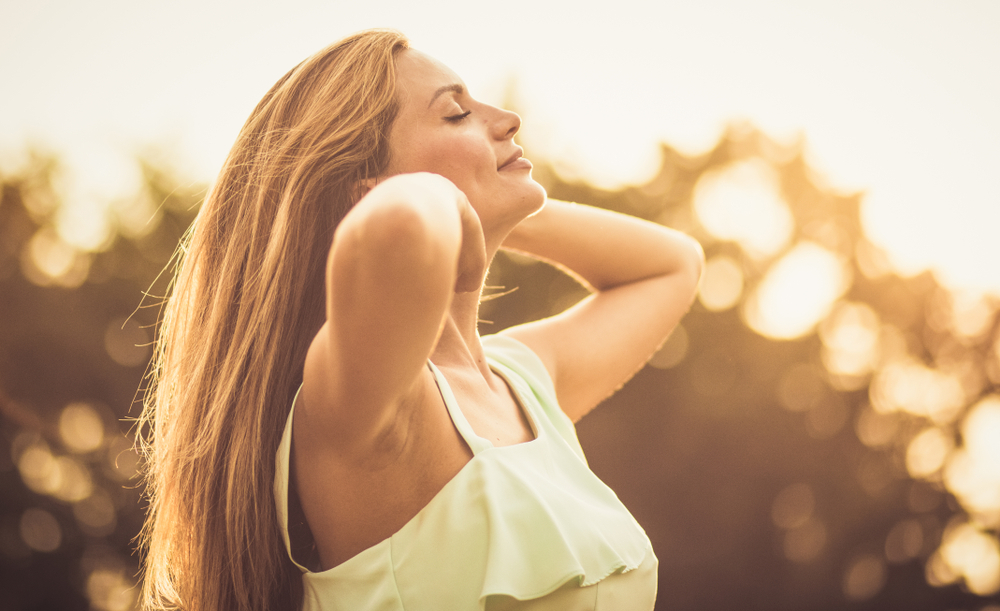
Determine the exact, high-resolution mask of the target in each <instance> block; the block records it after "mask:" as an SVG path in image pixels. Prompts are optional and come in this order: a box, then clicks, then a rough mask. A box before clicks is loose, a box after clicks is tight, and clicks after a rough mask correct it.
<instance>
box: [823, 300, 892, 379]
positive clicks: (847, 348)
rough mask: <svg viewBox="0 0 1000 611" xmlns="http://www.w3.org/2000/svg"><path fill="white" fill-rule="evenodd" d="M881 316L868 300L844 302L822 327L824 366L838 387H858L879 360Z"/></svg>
mask: <svg viewBox="0 0 1000 611" xmlns="http://www.w3.org/2000/svg"><path fill="white" fill-rule="evenodd" d="M879 326H880V325H879V318H878V314H876V313H875V311H874V310H872V308H871V307H870V306H868V305H866V304H864V303H856V302H843V303H841V304H839V305H838V306H837V307H836V308H835V310H834V312H833V314H832V315H830V316H828V317H827V318H826V320H824V321H823V323H822V324H821V325H820V327H819V336H820V339H822V341H823V355H822V358H823V365H824V366H825V367H826V369H827V371H829V372H830V373H831V374H832V377H831V381H832V382H834V385H835V386H836V387H837V388H838V390H857V389H858V388H861V387H863V386H864V384H865V382H866V376H867V374H869V373H870V372H871V371H872V369H874V367H875V366H876V364H877V363H878V359H879V331H880V328H879Z"/></svg>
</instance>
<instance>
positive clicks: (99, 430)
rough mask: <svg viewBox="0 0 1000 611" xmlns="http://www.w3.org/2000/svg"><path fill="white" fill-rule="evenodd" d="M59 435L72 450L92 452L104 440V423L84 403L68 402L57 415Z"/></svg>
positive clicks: (92, 409)
mask: <svg viewBox="0 0 1000 611" xmlns="http://www.w3.org/2000/svg"><path fill="white" fill-rule="evenodd" d="M59 436H60V437H62V440H63V443H64V444H66V447H67V448H69V449H70V450H71V451H73V452H78V453H81V454H82V453H86V452H92V451H94V450H96V449H97V448H99V447H100V446H101V443H102V442H103V441H104V423H103V422H101V417H100V416H98V415H97V412H96V411H94V408H93V407H91V406H90V405H88V404H86V403H79V402H77V403H70V404H69V405H67V406H66V407H64V408H63V411H62V414H60V416H59Z"/></svg>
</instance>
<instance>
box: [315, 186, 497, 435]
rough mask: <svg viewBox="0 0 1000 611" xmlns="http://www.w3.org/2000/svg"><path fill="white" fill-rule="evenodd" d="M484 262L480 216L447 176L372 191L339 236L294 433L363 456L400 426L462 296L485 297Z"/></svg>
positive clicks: (329, 265) (333, 248)
mask: <svg viewBox="0 0 1000 611" xmlns="http://www.w3.org/2000/svg"><path fill="white" fill-rule="evenodd" d="M485 265H486V253H485V247H484V244H483V235H482V228H481V227H480V226H479V219H478V217H477V216H476V213H475V212H474V211H473V210H472V208H471V206H469V202H468V200H467V199H466V197H465V195H464V194H462V192H461V191H460V190H458V189H457V188H456V187H455V186H454V185H453V184H452V183H451V182H449V181H448V180H447V179H445V178H442V177H441V176H437V175H434V174H407V175H401V176H396V177H393V178H390V179H388V180H386V181H385V182H383V183H381V184H380V185H378V186H376V187H375V188H374V189H372V190H371V191H370V192H369V193H368V194H367V195H366V196H365V197H364V198H363V199H362V200H361V201H360V202H359V203H358V204H357V205H356V206H355V207H354V208H353V209H352V210H351V212H350V213H348V214H347V216H346V217H345V218H344V220H343V221H342V222H341V223H340V226H339V227H338V228H337V231H336V233H335V234H334V238H333V244H332V246H331V248H330V254H329V258H328V261H327V275H326V289H327V299H326V315H327V320H326V323H325V324H324V325H323V327H322V328H321V329H320V331H319V333H318V334H317V335H316V338H315V339H314V340H313V342H312V345H311V347H310V349H309V353H308V355H307V357H306V363H305V372H304V378H305V379H304V382H303V390H302V401H301V403H300V407H301V408H302V412H301V413H300V412H299V411H298V409H299V408H298V407H297V408H296V423H297V424H296V430H297V431H300V430H302V431H307V436H311V435H314V434H315V435H318V436H321V437H322V438H323V439H325V440H326V441H334V442H336V443H335V444H331V445H335V446H336V447H337V448H339V451H343V452H352V451H357V452H364V451H365V450H366V449H367V448H368V447H369V446H370V445H371V444H372V443H373V442H374V440H375V439H378V438H379V436H380V435H383V434H384V433H385V432H386V431H387V430H388V428H389V427H391V426H392V425H393V423H395V422H396V415H397V411H398V410H399V409H400V406H401V405H402V404H403V403H404V402H405V399H406V397H407V393H408V392H409V391H410V390H411V388H412V387H413V385H414V382H415V380H416V379H417V376H418V374H419V373H420V371H421V369H422V368H423V367H425V366H426V363H427V358H428V355H429V354H430V353H431V350H432V349H433V347H434V344H435V342H436V341H437V337H438V334H439V333H440V330H441V325H442V322H443V320H444V318H445V316H446V315H447V312H448V308H449V306H450V304H451V300H452V298H453V296H454V294H455V291H456V290H458V291H471V290H478V288H479V286H480V283H481V280H482V275H483V269H484V267H485ZM297 435H298V433H297Z"/></svg>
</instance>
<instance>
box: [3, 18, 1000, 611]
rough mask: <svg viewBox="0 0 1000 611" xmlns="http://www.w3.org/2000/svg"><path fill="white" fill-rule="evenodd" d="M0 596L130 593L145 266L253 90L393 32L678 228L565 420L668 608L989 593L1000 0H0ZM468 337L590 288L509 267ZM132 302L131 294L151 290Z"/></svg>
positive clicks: (544, 151) (999, 345)
mask: <svg viewBox="0 0 1000 611" xmlns="http://www.w3.org/2000/svg"><path fill="white" fill-rule="evenodd" d="M0 21H2V22H3V23H4V26H5V27H4V30H5V32H4V37H3V38H2V39H0V82H2V83H3V84H4V93H3V95H2V96H0V117H2V119H0V610H7V609H17V610H22V609H25V610H26V609H38V610H41V609H98V610H102V611H124V610H127V609H132V608H133V607H134V602H135V598H136V592H135V589H134V585H135V583H136V574H137V571H138V558H137V556H136V554H135V553H134V552H133V546H132V539H133V537H135V535H136V534H137V532H138V530H139V528H140V526H141V523H142V506H141V499H140V492H139V490H138V487H137V486H138V482H137V480H136V478H135V474H136V469H137V461H138V458H137V456H136V455H135V453H134V452H133V450H132V442H133V439H132V436H131V435H132V430H131V423H130V418H134V417H135V416H136V415H137V414H138V408H139V406H138V403H137V402H138V401H139V400H140V399H141V396H142V395H141V387H142V384H143V382H142V375H143V371H144V369H145V366H146V364H147V363H148V360H149V357H150V355H151V347H150V342H151V341H152V339H153V334H152V333H153V328H154V323H155V321H156V317H157V314H158V304H159V302H160V296H162V295H163V293H164V291H165V287H166V283H167V281H168V279H169V270H166V271H164V266H165V265H166V263H167V261H168V259H169V257H170V255H171V253H172V252H173V250H174V248H175V247H176V244H177V240H178V239H179V237H180V235H181V234H182V233H183V231H184V230H185V228H186V227H187V225H188V224H189V223H190V221H191V220H192V219H193V217H194V215H195V214H196V213H197V209H198V205H199V203H200V201H201V199H202V198H203V197H204V195H205V192H206V189H207V185H209V184H210V183H211V180H212V179H213V176H214V174H215V173H216V172H217V171H218V168H219V167H220V166H221V163H222V161H223V159H224V156H225V154H226V152H227V151H228V148H229V146H231V144H232V142H233V141H234V140H235V137H236V134H237V132H238V130H239V127H240V126H241V125H242V123H243V121H244V120H245V119H246V117H247V116H248V115H249V113H250V110H251V109H252V108H253V106H254V105H255V104H256V102H257V101H258V100H259V98H260V97H261V96H262V95H263V93H264V92H265V91H266V90H267V89H268V88H269V87H270V85H271V84H273V82H274V81H275V80H277V79H278V78H279V77H280V76H281V75H282V74H284V73H285V72H286V71H287V70H288V69H289V68H291V67H292V66H293V65H295V64H296V63H297V62H298V61H300V60H301V59H302V58H304V57H305V56H307V55H309V54H311V53H313V52H315V51H316V50H318V49H319V48H321V47H323V46H325V45H326V44H328V43H330V42H332V41H333V40H336V39H337V38H339V37H341V36H343V35H345V34H348V33H350V32H352V31H355V30H358V29H362V28H365V27H375V26H388V27H396V28H398V29H400V30H402V31H403V32H404V33H406V34H407V35H409V36H410V37H411V39H412V41H413V44H414V46H416V47H418V48H420V49H422V50H424V51H427V52H428V53H430V54H432V55H434V56H436V57H438V58H439V59H441V60H442V61H444V62H445V63H447V64H448V65H450V66H451V67H452V68H453V69H455V70H456V71H457V72H458V73H459V74H460V75H462V76H463V78H464V79H465V80H466V82H467V83H468V85H469V87H470V90H471V91H472V93H473V95H476V96H477V97H479V98H480V99H483V100H486V101H489V102H492V103H495V104H501V105H505V106H507V107H510V108H513V109H515V110H517V111H518V112H520V113H521V114H522V116H523V118H524V124H523V127H522V131H521V134H520V135H519V137H518V140H519V143H520V144H522V145H523V146H524V147H525V150H526V155H527V156H528V157H529V158H531V159H532V160H533V161H534V163H535V166H536V171H535V177H536V178H537V179H538V180H539V181H540V182H541V183H542V184H543V185H545V187H546V188H547V189H548V191H549V194H550V196H551V197H554V198H558V199H565V200H570V201H578V202H583V203H588V204H592V205H597V206H602V207H606V208H610V209H614V210H619V211H623V212H626V213H629V214H633V215H636V216H640V217H643V218H647V219H650V220H654V221H656V222H660V223H663V224H665V225H668V226H671V227H675V228H678V229H681V230H684V231H687V232H690V233H691V234H693V235H694V236H696V237H697V238H698V239H699V240H700V241H701V242H702V244H703V245H704V246H705V250H706V254H707V257H708V262H707V266H706V271H705V278H704V282H703V284H702V287H701V291H700V294H699V296H698V298H697V300H696V302H695V304H694V306H693V308H692V311H691V313H690V314H689V315H688V316H687V317H686V318H685V319H684V320H683V322H682V326H681V327H679V328H678V329H677V330H676V331H675V332H674V334H673V335H672V337H671V339H670V340H669V341H668V342H667V344H666V345H665V346H664V348H663V349H662V350H661V351H660V352H659V353H658V354H657V355H656V357H655V358H654V359H653V361H652V363H651V364H650V366H648V367H646V368H645V369H644V370H643V371H642V372H640V373H639V375H638V376H637V377H636V378H635V379H634V380H633V381H632V382H630V383H629V384H628V385H626V387H625V388H624V389H623V390H622V391H620V392H619V393H618V394H617V395H615V396H614V397H612V398H611V399H610V400H608V401H607V402H606V404H605V405H604V406H603V407H602V408H601V409H598V410H596V411H595V412H593V413H592V414H591V415H589V416H587V417H586V418H585V419H584V420H583V421H582V422H581V423H580V425H579V433H580V437H581V441H582V443H583V445H584V448H585V449H586V451H587V453H588V457H589V459H590V463H591V466H592V467H593V469H594V470H595V471H596V472H597V473H598V475H600V476H601V477H602V478H603V479H604V480H605V481H606V482H607V483H608V484H609V485H610V486H611V487H612V488H613V489H614V490H615V491H616V492H617V493H618V495H619V497H620V498H621V499H622V500H623V501H624V502H625V504H626V505H627V506H628V507H629V508H630V509H631V510H632V512H633V514H634V515H635V516H636V518H637V519H638V521H639V522H640V523H641V524H642V525H643V527H644V528H645V529H646V531H647V532H648V534H649V535H650V538H651V539H652V540H653V544H654V547H655V549H656V551H657V555H658V557H659V559H660V593H659V597H658V603H657V608H658V609H685V610H687V609H690V610H695V609H697V610H714V609H733V608H736V609H761V610H770V609H775V610H785V609H787V610H793V609H795V610H798V609H880V610H881V609H900V610H903V609H906V610H922V609H926V610H947V609H956V610H957V609H968V610H975V611H987V610H988V611H1000V598H998V592H1000V544H998V536H997V534H998V529H1000V315H998V313H997V312H998V309H1000V265H998V262H1000V240H997V239H996V236H995V233H996V231H997V228H1000V181H998V180H997V170H996V168H998V167H1000V116H998V113H997V111H996V109H997V108H1000V70H997V66H998V65H1000V36H998V35H997V34H998V32H1000V4H998V3H996V2H993V1H988V0H987V1H980V2H972V1H965V0H961V1H955V2H948V3H943V2H905V3H903V2H878V3H872V2H855V1H841V2H837V3H832V2H828V3H809V2H791V1H762V2H757V3H752V4H751V3H736V2H722V1H706V2H700V3H697V4H696V5H695V4H694V3H685V4H680V3H672V2H662V3H657V4H656V6H653V5H652V4H647V3H642V2H638V1H634V0H623V1H621V2H616V3H613V5H612V4H609V3H596V2H595V3H589V2H575V3H573V4H572V6H570V5H569V4H564V3H558V2H551V3H546V2H531V3H528V2H520V1H515V2H510V3H506V4H503V5H496V6H480V5H475V6H470V5H468V4H462V3H458V2H451V1H443V0H440V1H439V0H435V1H430V2H426V3H419V4H418V3H403V2H382V3H378V2H371V3H366V4H363V5H362V4H361V3H354V4H345V3H340V2H331V1H326V2H319V1H313V0H293V1H290V2H284V3H282V4H281V5H280V6H279V5H278V4H277V3H274V4H270V3H264V2H240V3H236V2H209V3H201V2H198V3H196V2H194V1H193V0H178V1H176V2H172V3H169V4H163V3H158V4H155V5H154V4H152V3H148V4H146V3H134V2H133V3H127V2H123V1H112V0H93V1H91V2H88V3H73V2H67V1H66V0H52V1H49V2H45V1H39V2H35V3H30V4H28V3H15V2H13V1H12V0H0ZM488 283H489V284H490V285H495V286H503V287H506V288H508V289H509V288H513V287H517V290H516V291H515V292H513V293H512V294H510V295H507V296H505V297H502V298H500V299H497V300H494V301H489V302H487V303H486V304H485V305H484V308H483V313H482V318H484V319H485V320H486V321H489V322H484V323H483V326H482V329H481V331H482V333H484V334H485V333H489V332H494V331H497V330H500V329H502V328H504V327H506V326H508V325H510V324H514V323H516V322H519V321H522V320H525V319H530V318H535V317H539V316H545V315H548V314H552V313H555V312H558V311H560V310H562V309H563V308H565V307H566V306H567V305H569V304H571V303H573V302H574V300H576V299H578V298H580V296H581V295H582V294H583V292H582V289H581V288H580V287H579V286H577V285H576V284H575V283H574V282H573V281H572V280H571V279H569V278H568V277H566V276H563V275H561V274H560V273H559V272H557V271H555V270H553V269H551V268H549V267H547V266H545V265H544V264H538V263H534V262H532V261H531V260H527V259H524V258H521V257H514V256H508V255H506V254H501V255H500V256H498V258H497V260H496V261H495V263H494V266H493V268H492V269H491V273H490V277H489V282H488ZM144 296H145V297H144Z"/></svg>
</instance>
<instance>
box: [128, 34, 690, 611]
mask: <svg viewBox="0 0 1000 611" xmlns="http://www.w3.org/2000/svg"><path fill="white" fill-rule="evenodd" d="M519 127H520V119H519V118H518V117H517V115H515V114H514V113H511V112H508V111H505V110H501V109H498V108H494V107H492V106H489V105H487V104H483V103H481V102H479V101H477V100H475V99H474V98H472V97H471V96H470V95H469V93H468V92H467V91H466V89H465V86H464V85H463V83H462V81H461V80H460V79H459V78H458V76H456V75H455V74H454V73H453V72H451V71H450V70H449V69H448V68H446V67H445V66H443V65H442V64H440V63H438V62H437V61H435V60H433V59H432V58H430V57H428V56H426V55H424V54H422V53H420V52H418V51H416V50H412V49H409V48H408V44H407V42H406V40H405V39H404V38H403V37H402V36H401V35H400V34H398V33H396V32H391V31H368V32H362V33H359V34H356V35H354V36H351V37H349V38H347V39H344V40H342V41H340V42H338V43H336V44H334V45H333V46H331V47H329V48H328V49H325V50H324V51H322V52H320V53H318V54H317V55H315V56H314V57H312V58H310V59H308V60H306V61H305V62H303V63H302V64H300V65H299V66H297V67H296V68H295V69H293V70H292V71H291V72H289V73H288V74H287V75H286V76H285V77H284V78H283V79H282V80H281V81H279V82H278V84H277V85H275V87H274V88H272V90H271V91H270V92H269V93H268V94H267V96H265V98H264V99H263V100H262V101H261V103H260V104H259V105H258V107H257V108H256V109H255V110H254V112H253V114H252V115H251V117H250V119H249V121H248V122H247V124H246V125H245V126H244V128H243V130H242V132H241V133H240V136H239V139H238V140H237V142H236V145H235V146H234V148H233V150H232V152H231V153H230V156H229V158H228V160H227V161H226V164H225V166H224V168H223V170H222V173H221V175H220V177H219V179H218V181H217V183H216V185H215V187H214V188H213V190H212V192H211V194H210V195H209V197H208V198H207V200H206V202H205V204H204V206H203V208H202V209H201V212H200V214H199V217H198V219H197V220H196V222H195V223H194V226H193V227H192V230H191V232H190V234H189V236H188V238H187V242H186V244H185V245H184V246H183V247H182V249H181V251H182V252H183V258H184V260H183V264H182V265H181V266H180V268H179V271H178V274H177V277H176V282H175V286H174V287H173V292H172V296H171V297H170V301H169V303H168V306H167V310H166V313H165V316H164V320H163V327H162V329H161V333H160V340H159V345H158V351H157V360H156V364H155V365H156V366H155V368H154V374H155V375H154V382H155V384H156V386H155V392H154V393H150V398H149V400H148V401H147V403H146V406H145V410H144V413H143V419H142V420H143V423H144V424H145V425H147V426H148V430H149V431H151V432H150V433H149V434H148V435H147V436H146V437H147V443H146V446H145V448H144V449H145V450H146V452H147V458H148V465H149V467H148V473H147V482H148V487H149V497H150V511H149V517H148V520H147V524H146V527H145V530H144V533H143V541H144V544H145V547H146V562H145V563H146V570H145V583H144V594H145V596H144V598H145V604H146V606H147V607H150V608H163V607H170V606H171V605H174V606H180V607H181V608H184V609H187V610H189V611H195V610H201V609H213V610H214V609H297V608H307V609H321V608H322V609H476V608H489V609H501V608H517V609H577V608H579V609H584V608H587V609H592V608H594V607H595V605H598V604H600V605H601V606H602V608H615V609H625V610H628V609H640V608H642V609H649V608H651V607H652V603H653V598H654V596H655V587H656V558H655V556H654V555H653V553H652V550H651V548H650V546H649V541H648V539H647V538H646V536H645V533H643V532H642V529H641V528H639V526H638V525H637V524H636V523H635V521H634V520H633V519H632V517H631V516H630V515H629V514H628V512H627V510H625V508H624V507H623V506H621V504H620V502H618V499H617V498H616V497H615V496H614V494H613V493H612V492H611V491H610V490H609V489H607V488H606V487H605V486H604V485H603V484H602V483H601V482H600V481H599V480H597V478H596V477H595V476H594V475H593V474H592V473H591V472H590V471H589V469H587V467H586V462H585V460H584V458H583V454H582V451H581V450H580V448H579V444H578V442H577V440H576V436H575V432H574V429H573V426H572V422H575V421H577V420H579V419H580V418H581V417H582V416H583V415H584V414H586V413H587V412H588V411H589V410H590V409H592V408H593V407H594V406H595V405H597V404H598V403H599V402H600V401H601V400H602V399H604V398H605V397H607V396H608V395H609V394H611V393H612V392H614V390H615V389H617V388H618V387H620V386H621V385H622V384H623V383H624V382H625V381H626V380H628V379H629V378H630V377H631V376H632V375H633V374H634V372H635V371H636V370H638V369H639V368H640V367H641V366H642V365H643V364H644V363H645V361H646V359H648V357H649V356H650V355H651V354H653V352H654V351H655V350H656V349H657V347H658V346H659V345H660V344H661V343H662V342H663V341H664V339H665V338H666V337H667V335H668V334H669V333H670V331H671V329H673V327H674V326H675V325H676V324H677V322H678V320H679V319H680V318H681V316H682V315H683V314H684V312H685V311H686V310H687V308H688V306H689V305H690V302H691V299H692V296H693V294H694V291H695V287H696V285H697V282H698V278H699V275H700V271H701V262H702V254H701V250H700V248H699V246H698V245H697V243H696V242H694V241H693V240H691V239H690V238H688V237H686V236H683V235H681V234H679V233H677V232H674V231H671V230H669V229H665V228H663V227H660V226H657V225H654V224H651V223H646V222H643V221H639V220H636V219H633V218H630V217H626V216H623V215H618V214H614V213H610V212H606V211H602V210H598V209H594V208H589V207H586V206H578V205H572V204H565V203H561V202H548V203H547V204H546V203H545V192H544V190H543V189H542V187H541V186H539V185H538V183H536V182H534V181H533V180H532V178H531V164H530V162H528V161H527V160H526V159H524V158H523V157H522V156H521V149H520V147H518V146H517V145H515V144H514V141H513V137H514V135H515V134H516V133H517V131H518V128H519ZM501 247H502V248H508V249H512V250H516V251H519V252H521V253H525V254H528V255H530V256H533V257H537V258H540V259H543V260H545V261H549V262H551V263H553V264H555V265H558V266H560V267H561V268H563V269H564V270H566V271H568V272H570V273H572V274H574V276H575V277H576V278H578V279H579V280H581V281H582V282H584V283H585V284H586V285H587V286H588V287H590V288H591V289H592V290H593V294H592V295H591V296H590V297H588V298H587V299H585V300H583V301H582V302H580V303H579V304H577V305H576V306H574V307H572V308H570V309H569V310H567V311H565V312H563V313H562V314H560V315H558V316H554V317H551V318H547V319H544V320H539V321H534V322H530V323H527V324H524V325H520V326H517V327H513V328H510V329H507V330H505V331H503V332H502V333H500V334H498V335H496V336H490V337H486V338H480V337H479V335H478V333H477V328H476V323H477V314H478V307H479V300H480V292H481V289H482V286H483V280H484V277H485V274H486V270H487V267H488V264H489V262H490V260H491V259H492V258H493V256H494V255H495V254H496V252H497V250H498V249H500V248H501ZM560 408H561V410H560ZM310 551H312V552H315V553H314V554H311V553H310ZM171 608H172V607H171Z"/></svg>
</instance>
